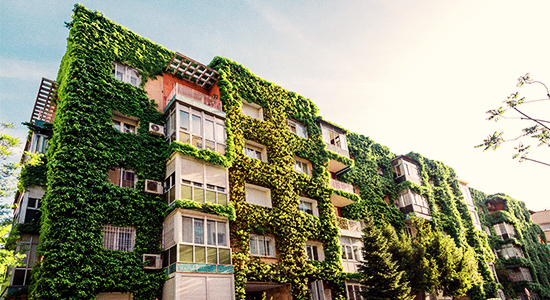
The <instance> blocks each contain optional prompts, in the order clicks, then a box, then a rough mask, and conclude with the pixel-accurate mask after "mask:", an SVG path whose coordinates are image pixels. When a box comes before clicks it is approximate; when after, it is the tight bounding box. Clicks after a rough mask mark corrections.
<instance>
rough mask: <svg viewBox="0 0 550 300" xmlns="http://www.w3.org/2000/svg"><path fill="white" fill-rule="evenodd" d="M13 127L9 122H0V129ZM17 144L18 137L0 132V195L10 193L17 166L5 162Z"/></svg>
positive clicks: (3, 195)
mask: <svg viewBox="0 0 550 300" xmlns="http://www.w3.org/2000/svg"><path fill="white" fill-rule="evenodd" d="M6 128H8V129H13V128H15V126H13V124H11V123H4V122H0V130H3V129H6ZM17 146H19V139H18V138H15V137H12V136H10V135H8V134H5V133H0V162H1V165H0V197H5V196H7V195H9V194H10V192H11V191H12V190H13V189H14V188H13V180H14V173H15V171H16V170H17V168H18V165H17V164H16V163H13V162H12V163H7V162H5V161H6V160H7V159H8V157H9V156H11V154H12V152H13V150H12V149H13V148H14V147H17Z"/></svg>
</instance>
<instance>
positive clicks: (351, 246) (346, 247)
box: [338, 236, 363, 261]
mask: <svg viewBox="0 0 550 300" xmlns="http://www.w3.org/2000/svg"><path fill="white" fill-rule="evenodd" d="M338 239H339V241H340V246H341V247H342V260H343V261H362V260H363V253H361V250H362V248H363V243H362V241H361V239H358V238H352V237H347V236H339V237H338ZM350 254H351V255H350Z"/></svg>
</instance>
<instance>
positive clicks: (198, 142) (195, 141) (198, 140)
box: [193, 136, 202, 149]
mask: <svg viewBox="0 0 550 300" xmlns="http://www.w3.org/2000/svg"><path fill="white" fill-rule="evenodd" d="M193 146H195V147H197V148H198V149H202V138H201V137H199V136H193Z"/></svg>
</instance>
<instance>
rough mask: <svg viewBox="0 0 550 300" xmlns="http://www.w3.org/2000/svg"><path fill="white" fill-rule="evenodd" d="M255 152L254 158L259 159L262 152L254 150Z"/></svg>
mask: <svg viewBox="0 0 550 300" xmlns="http://www.w3.org/2000/svg"><path fill="white" fill-rule="evenodd" d="M255 152H256V158H257V159H259V160H262V152H260V151H255Z"/></svg>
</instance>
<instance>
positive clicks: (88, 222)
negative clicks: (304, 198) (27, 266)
mask: <svg viewBox="0 0 550 300" xmlns="http://www.w3.org/2000/svg"><path fill="white" fill-rule="evenodd" d="M67 27H68V28H69V29H70V33H69V38H68V45H67V52H66V54H65V56H64V57H63V60H62V62H61V68H60V70H59V74H58V77H57V80H56V81H57V82H58V83H59V99H58V101H57V103H56V104H57V111H56V117H55V120H54V124H53V136H52V138H51V140H50V147H49V150H48V152H47V155H46V157H47V169H48V171H47V175H48V176H47V192H46V195H45V197H44V199H43V206H42V212H43V214H42V228H41V244H40V246H39V251H40V252H39V253H40V254H41V255H42V256H43V260H42V262H41V264H40V265H36V266H35V267H34V269H33V282H32V286H31V288H30V296H31V298H33V299H77V298H78V299H94V298H95V296H96V295H97V294H98V293H102V292H110V291H118V292H131V293H133V295H134V298H135V299H151V298H152V297H153V296H155V295H158V296H160V291H161V288H162V285H163V283H164V280H165V277H164V274H163V273H162V272H161V271H147V270H144V268H143V263H142V254H143V253H160V248H159V245H160V241H161V232H162V217H163V213H164V212H165V210H166V204H165V203H164V200H163V199H162V198H161V197H157V196H153V195H149V194H146V193H145V192H143V189H144V185H143V184H144V180H145V179H153V180H159V181H162V180H163V179H164V176H165V158H164V151H165V150H166V148H167V147H166V145H165V143H164V142H163V139H162V138H159V137H154V136H151V135H149V134H148V125H149V122H153V123H157V124H163V122H164V116H163V115H162V114H161V113H159V112H157V109H156V108H155V107H154V104H153V103H154V102H152V101H151V100H149V98H148V97H147V95H146V93H145V91H144V90H143V89H140V88H136V87H134V86H132V85H130V84H126V83H123V82H120V81H118V80H116V79H115V78H114V77H113V75H112V74H113V65H114V62H115V61H118V62H122V63H124V64H127V65H129V66H132V67H135V68H137V69H138V70H140V74H141V76H142V81H143V82H145V81H146V80H148V78H150V77H153V76H155V75H159V74H161V73H162V70H163V68H164V67H165V66H166V65H167V64H168V62H169V59H170V58H171V56H172V52H170V51H168V50H166V49H164V48H162V47H161V46H158V45H156V44H154V43H152V42H151V41H149V40H147V39H144V38H142V37H139V36H137V35H136V34H134V33H132V32H130V31H128V30H127V29H126V28H124V27H122V26H119V25H117V24H115V23H113V22H111V21H109V20H108V19H107V18H105V17H104V16H103V15H102V14H101V13H99V12H91V11H89V10H87V9H86V8H84V7H83V6H81V5H76V6H75V9H74V15H73V20H72V22H70V23H69V24H68V25H67ZM113 111H118V112H120V113H122V114H124V115H127V116H132V117H137V118H139V127H138V128H137V134H132V133H122V132H119V131H117V130H115V129H114V128H113V126H112V124H111V117H112V116H113ZM111 167H121V168H126V169H132V170H134V171H135V172H136V175H137V177H138V179H139V181H138V182H137V184H136V188H135V189H126V188H121V187H117V186H114V185H113V184H110V183H108V181H107V178H108V170H109V169H110V168H111ZM105 224H111V225H115V226H132V227H134V228H135V230H136V241H135V247H134V251H132V252H122V251H111V250H105V249H104V248H103V241H102V233H101V230H102V228H103V226H104V225H105ZM153 298H154V297H153Z"/></svg>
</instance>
